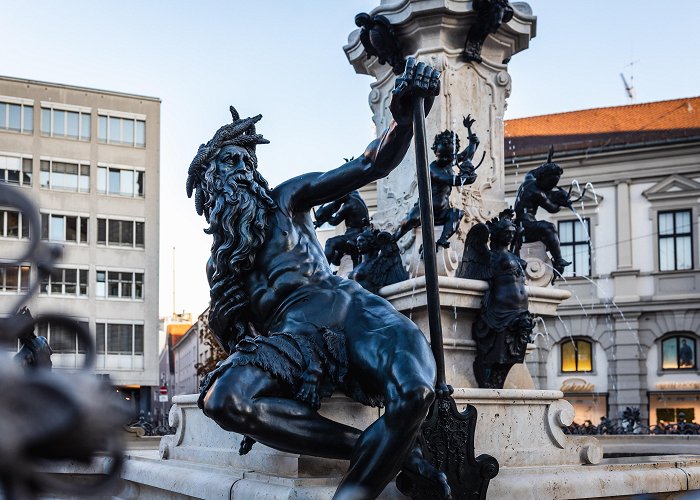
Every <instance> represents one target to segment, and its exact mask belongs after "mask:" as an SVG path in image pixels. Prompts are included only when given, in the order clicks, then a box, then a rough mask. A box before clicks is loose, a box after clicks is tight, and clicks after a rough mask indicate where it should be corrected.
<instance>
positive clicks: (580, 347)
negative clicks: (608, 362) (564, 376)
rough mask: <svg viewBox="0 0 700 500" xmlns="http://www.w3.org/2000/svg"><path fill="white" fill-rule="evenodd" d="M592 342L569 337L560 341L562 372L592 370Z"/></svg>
mask: <svg viewBox="0 0 700 500" xmlns="http://www.w3.org/2000/svg"><path fill="white" fill-rule="evenodd" d="M592 347H593V344H592V343H591V342H589V341H588V340H583V339H573V340H572V339H569V340H565V341H564V342H562V343H561V371H562V372H567V373H568V372H591V371H593V356H592V350H593V349H592Z"/></svg>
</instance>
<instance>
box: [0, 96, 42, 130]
mask: <svg viewBox="0 0 700 500" xmlns="http://www.w3.org/2000/svg"><path fill="white" fill-rule="evenodd" d="M10 106H19V128H18V129H15V128H10ZM0 114H4V115H5V116H2V117H0V131H2V132H10V133H14V134H26V135H32V134H33V133H34V101H33V100H31V99H22V98H17V97H10V96H0ZM27 116H31V117H32V118H31V124H30V126H29V127H28V126H27V123H26V122H27ZM3 123H4V125H3Z"/></svg>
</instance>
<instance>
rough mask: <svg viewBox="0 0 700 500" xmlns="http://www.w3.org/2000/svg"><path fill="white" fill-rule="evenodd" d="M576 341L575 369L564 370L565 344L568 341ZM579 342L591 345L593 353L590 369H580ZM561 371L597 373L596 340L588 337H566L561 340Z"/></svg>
mask: <svg viewBox="0 0 700 500" xmlns="http://www.w3.org/2000/svg"><path fill="white" fill-rule="evenodd" d="M571 342H573V343H574V365H575V366H576V369H575V370H573V371H572V370H564V345H565V344H567V343H571ZM579 342H585V343H586V344H588V345H589V348H590V353H591V369H590V370H579V366H578V365H579V356H578V352H579V346H578V343H579ZM559 373H560V374H562V375H570V374H572V373H582V374H588V375H592V374H595V341H594V340H593V339H590V338H586V337H573V338H569V337H567V338H565V339H562V341H561V342H559Z"/></svg>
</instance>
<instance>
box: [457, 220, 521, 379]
mask: <svg viewBox="0 0 700 500" xmlns="http://www.w3.org/2000/svg"><path fill="white" fill-rule="evenodd" d="M512 217H513V212H512V211H511V210H506V211H504V212H502V213H501V215H500V216H499V218H497V219H493V220H492V221H489V222H487V223H486V224H481V223H480V224H476V225H475V226H473V227H472V228H471V229H470V230H469V233H468V234H467V239H466V241H465V243H464V256H463V257H462V263H461V264H460V266H459V268H458V269H457V277H458V278H468V279H479V280H486V281H488V282H489V288H488V290H487V291H486V293H485V294H484V297H483V299H482V301H481V311H480V312H479V316H478V317H477V319H476V321H475V323H474V326H473V327H472V328H473V329H472V336H473V337H474V340H475V341H476V359H475V360H474V376H475V377H476V381H477V383H478V384H479V387H485V388H491V389H502V388H503V383H504V382H505V380H506V377H507V376H508V372H509V371H510V369H511V368H512V367H513V365H515V364H517V363H522V362H523V361H524V360H525V350H526V348H527V344H528V342H530V335H531V334H532V329H533V327H534V323H533V321H532V315H531V314H530V312H529V311H528V302H527V299H528V297H527V290H526V288H525V267H526V266H527V262H525V261H524V260H522V259H520V258H519V257H518V256H517V255H515V254H514V253H512V252H511V251H510V246H511V244H512V243H513V241H514V239H515V237H516V229H515V225H514V224H513V220H512ZM489 240H490V243H491V245H490V246H491V248H490V249H489V248H488V247H487V243H488V242H489Z"/></svg>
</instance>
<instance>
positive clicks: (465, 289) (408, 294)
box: [379, 276, 571, 389]
mask: <svg viewBox="0 0 700 500" xmlns="http://www.w3.org/2000/svg"><path fill="white" fill-rule="evenodd" d="M438 285H439V287H440V308H441V310H440V315H441V319H442V335H443V344H444V346H445V371H446V376H447V382H448V383H449V384H451V385H452V386H453V387H478V385H477V383H476V379H475V378H474V370H473V368H472V366H473V363H474V357H475V354H476V342H474V341H473V340H472V324H473V323H474V321H475V319H476V316H477V314H478V312H479V309H480V308H481V298H482V297H483V295H484V292H485V291H486V290H487V289H488V284H487V282H485V281H480V280H467V279H461V278H450V277H447V276H440V277H439V280H438ZM527 290H528V296H529V298H530V312H531V313H533V314H535V315H538V316H554V315H555V314H556V310H557V306H558V305H559V304H560V303H561V302H562V301H564V300H566V299H568V298H569V297H570V296H571V293H570V292H568V291H566V290H560V289H558V288H542V287H527ZM379 293H380V295H382V296H383V297H384V298H385V299H387V300H388V301H389V302H391V303H392V304H393V306H394V307H395V308H396V309H397V310H399V311H401V312H402V313H403V314H405V315H406V316H408V317H409V318H410V319H411V320H412V321H413V322H414V323H416V324H417V325H418V327H419V328H420V329H421V330H422V331H423V333H424V334H425V336H426V338H429V337H430V335H429V330H428V310H427V302H426V301H427V296H426V292H425V277H424V276H421V277H418V278H413V279H410V280H407V281H402V282H400V283H395V284H393V285H389V286H385V287H384V288H382V289H381V290H380V291H379ZM532 349H534V345H531V346H529V347H528V353H529V352H530V351H531V350H532ZM526 360H527V358H526ZM504 387H505V388H506V389H533V388H534V383H533V381H532V376H531V375H530V373H529V371H528V370H527V367H526V366H525V364H519V365H515V366H514V367H513V368H512V369H511V371H510V374H509V375H508V378H507V379H506V383H505V386H504Z"/></svg>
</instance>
